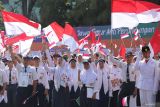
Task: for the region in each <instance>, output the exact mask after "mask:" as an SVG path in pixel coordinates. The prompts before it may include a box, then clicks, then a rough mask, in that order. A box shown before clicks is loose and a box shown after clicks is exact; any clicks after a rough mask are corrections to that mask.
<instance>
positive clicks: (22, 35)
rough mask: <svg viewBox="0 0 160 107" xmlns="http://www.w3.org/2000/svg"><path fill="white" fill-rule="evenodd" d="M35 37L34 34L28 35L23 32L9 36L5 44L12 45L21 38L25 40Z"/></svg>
mask: <svg viewBox="0 0 160 107" xmlns="http://www.w3.org/2000/svg"><path fill="white" fill-rule="evenodd" d="M33 38H34V36H27V35H26V34H25V33H23V34H21V35H18V36H14V37H11V38H7V39H6V41H5V44H6V45H12V44H14V43H17V42H19V41H20V40H21V41H25V40H28V39H33Z"/></svg>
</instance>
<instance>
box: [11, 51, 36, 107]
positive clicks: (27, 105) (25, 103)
mask: <svg viewBox="0 0 160 107" xmlns="http://www.w3.org/2000/svg"><path fill="white" fill-rule="evenodd" d="M29 59H30V58H29V57H27V56H26V57H23V60H22V59H21V58H20V57H19V56H17V55H16V54H14V53H12V60H14V64H15V67H16V68H17V70H18V88H17V107H33V106H34V102H33V100H32V99H33V98H34V96H35V95H36V89H37V79H38V78H37V73H36V70H35V68H34V67H31V66H29ZM28 98H29V99H28Z"/></svg>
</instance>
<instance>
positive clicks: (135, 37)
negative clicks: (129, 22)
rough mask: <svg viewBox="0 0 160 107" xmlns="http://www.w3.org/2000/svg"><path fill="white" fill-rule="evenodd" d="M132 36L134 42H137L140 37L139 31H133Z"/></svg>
mask: <svg viewBox="0 0 160 107" xmlns="http://www.w3.org/2000/svg"><path fill="white" fill-rule="evenodd" d="M133 34H134V40H135V41H137V40H138V39H139V37H140V34H139V30H138V29H135V31H134V32H133Z"/></svg>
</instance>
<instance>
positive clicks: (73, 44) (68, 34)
mask: <svg viewBox="0 0 160 107" xmlns="http://www.w3.org/2000/svg"><path fill="white" fill-rule="evenodd" d="M62 43H63V44H64V45H67V46H68V47H69V49H70V51H71V52H74V51H75V50H76V49H78V47H79V46H78V36H77V34H76V31H75V29H74V28H73V27H72V26H71V25H70V24H68V23H67V24H66V25H65V28H64V33H63V38H62Z"/></svg>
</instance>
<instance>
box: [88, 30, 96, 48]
mask: <svg viewBox="0 0 160 107" xmlns="http://www.w3.org/2000/svg"><path fill="white" fill-rule="evenodd" d="M89 35H90V37H91V45H96V34H95V33H94V32H92V31H91V32H90V33H89Z"/></svg>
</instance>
